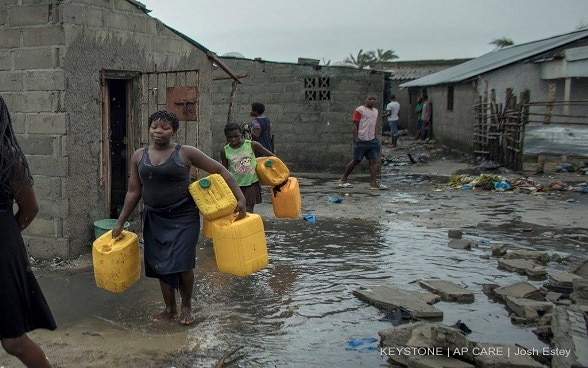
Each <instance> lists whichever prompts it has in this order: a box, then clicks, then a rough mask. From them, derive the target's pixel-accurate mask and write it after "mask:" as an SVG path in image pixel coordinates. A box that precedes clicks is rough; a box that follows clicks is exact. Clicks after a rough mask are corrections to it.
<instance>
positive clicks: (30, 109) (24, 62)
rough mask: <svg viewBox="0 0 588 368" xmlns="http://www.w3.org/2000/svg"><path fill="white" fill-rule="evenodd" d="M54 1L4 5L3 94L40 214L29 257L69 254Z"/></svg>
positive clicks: (0, 27)
mask: <svg viewBox="0 0 588 368" xmlns="http://www.w3.org/2000/svg"><path fill="white" fill-rule="evenodd" d="M52 3H53V2H50V1H35V2H32V1H31V2H26V1H25V2H20V1H3V2H0V14H1V15H0V94H2V96H3V97H4V100H5V101H6V104H7V106H8V109H9V111H10V113H11V117H12V123H13V125H14V128H15V130H16V132H17V134H18V139H19V142H20V144H21V146H22V148H23V150H24V151H25V153H26V154H27V159H28V161H29V165H30V169H31V172H32V173H33V178H34V181H35V189H36V193H37V197H38V200H39V204H40V207H41V210H40V212H39V214H38V216H37V218H36V219H35V221H33V223H32V224H31V225H30V226H29V228H27V229H26V230H25V232H24V234H23V235H24V239H25V244H26V245H27V248H28V249H29V251H30V253H31V255H33V256H36V257H45V258H50V257H54V256H62V257H63V256H67V254H68V252H69V244H68V241H67V239H66V237H64V234H63V222H64V219H65V218H66V217H67V215H68V212H69V208H68V207H69V206H68V199H67V197H66V196H65V195H64V194H65V193H64V191H63V188H64V185H65V182H66V180H67V175H68V167H67V162H68V158H67V150H66V148H65V144H66V141H67V140H66V137H67V116H66V114H65V113H64V111H63V106H64V88H65V71H64V70H63V69H62V65H61V54H62V51H63V49H64V46H65V33H64V30H63V27H62V26H61V24H60V21H59V15H58V13H57V12H55V11H54V8H53V5H52Z"/></svg>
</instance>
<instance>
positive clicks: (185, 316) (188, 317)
mask: <svg viewBox="0 0 588 368" xmlns="http://www.w3.org/2000/svg"><path fill="white" fill-rule="evenodd" d="M194 322H196V317H195V316H194V315H193V314H192V310H191V309H190V308H182V312H181V313H180V324H182V325H185V326H188V325H191V324H192V323H194Z"/></svg>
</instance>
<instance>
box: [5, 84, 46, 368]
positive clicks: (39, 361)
mask: <svg viewBox="0 0 588 368" xmlns="http://www.w3.org/2000/svg"><path fill="white" fill-rule="evenodd" d="M14 202H16V205H17V206H18V210H17V211H16V214H15V213H13V203H14ZM37 212H39V204H38V202H37V199H36V196H35V190H34V189H33V177H32V176H31V172H30V171H29V165H28V163H27V159H26V158H25V155H24V153H23V151H22V149H21V148H20V145H19V144H18V141H17V140H16V136H15V135H14V130H13V128H12V122H11V120H10V114H9V113H8V108H7V107H6V104H5V103H4V99H3V98H2V97H1V96H0V228H2V230H0V340H1V341H2V347H3V348H4V350H6V352H7V353H8V354H10V355H13V356H15V357H17V358H18V359H19V360H20V361H21V362H22V363H23V364H24V365H25V366H27V367H30V368H50V367H51V364H49V361H48V360H47V357H46V356H45V353H44V352H43V350H42V349H41V347H39V345H37V344H36V343H35V342H34V341H33V340H31V339H30V338H29V337H28V336H27V332H30V331H32V330H36V329H39V328H43V329H47V330H55V329H56V328H57V325H56V324H55V320H54V319H53V315H52V313H51V310H50V309H49V305H48V304H47V301H46V300H45V297H44V296H43V292H42V291H41V287H40V286H39V283H38V282H37V279H36V278H35V275H34V274H33V271H32V268H31V265H30V263H29V256H28V254H27V250H26V247H25V244H24V241H23V238H22V235H21V231H23V230H24V229H26V228H27V226H29V224H30V223H31V222H32V221H33V219H34V218H35V216H36V215H37Z"/></svg>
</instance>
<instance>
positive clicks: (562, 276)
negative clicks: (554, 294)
mask: <svg viewBox="0 0 588 368" xmlns="http://www.w3.org/2000/svg"><path fill="white" fill-rule="evenodd" d="M581 278H582V276H579V275H576V274H575V273H570V272H557V273H550V274H549V276H547V282H548V283H549V285H550V286H552V287H554V288H566V289H573V288H574V280H575V279H581Z"/></svg>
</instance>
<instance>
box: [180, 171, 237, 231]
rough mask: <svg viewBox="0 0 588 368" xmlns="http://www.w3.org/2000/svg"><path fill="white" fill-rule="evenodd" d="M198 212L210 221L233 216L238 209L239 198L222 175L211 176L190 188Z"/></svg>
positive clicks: (194, 183) (198, 181)
mask: <svg viewBox="0 0 588 368" xmlns="http://www.w3.org/2000/svg"><path fill="white" fill-rule="evenodd" d="M188 191H190V195H192V198H194V202H196V205H197V206H198V210H200V213H201V214H202V216H204V218H206V219H207V220H209V221H212V220H216V219H218V218H221V217H225V216H228V215H231V214H232V213H234V212H235V208H236V207H237V198H235V195H234V194H233V192H232V191H231V188H229V185H228V184H227V182H226V181H225V179H224V178H223V177H222V176H221V175H220V174H211V175H209V176H207V177H205V178H202V179H200V180H197V181H195V182H193V183H191V184H190V185H189V186H188Z"/></svg>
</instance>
